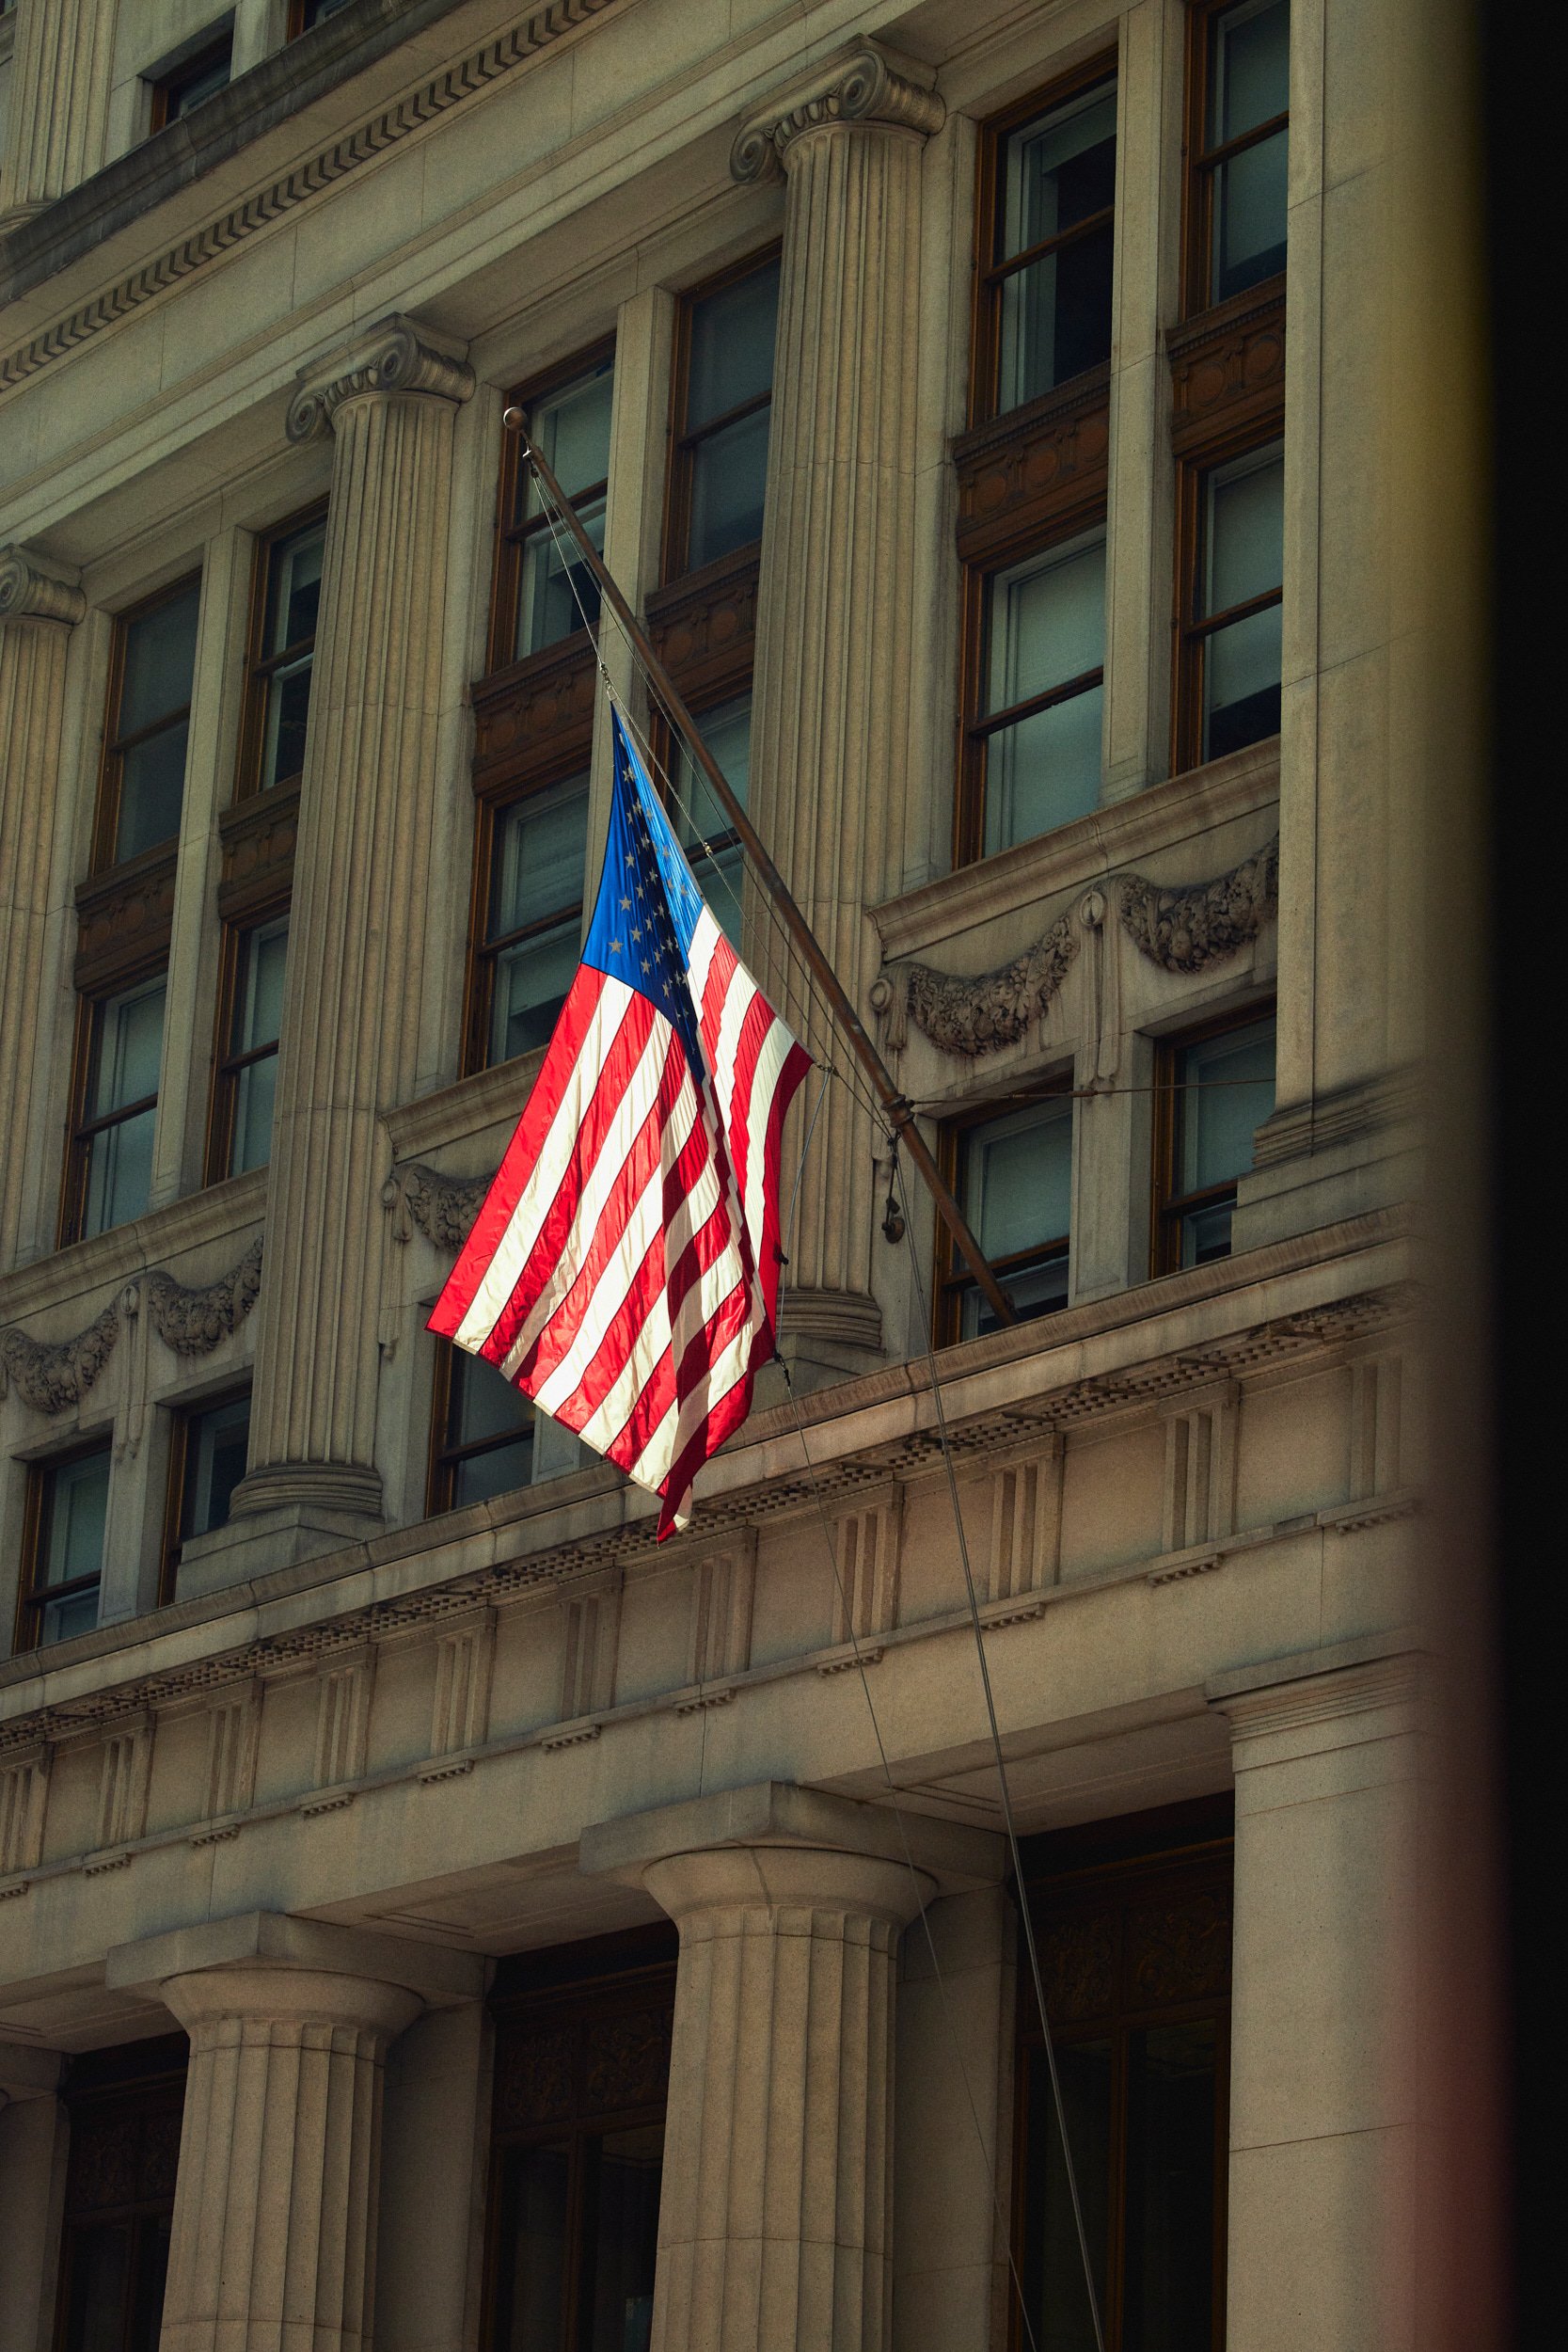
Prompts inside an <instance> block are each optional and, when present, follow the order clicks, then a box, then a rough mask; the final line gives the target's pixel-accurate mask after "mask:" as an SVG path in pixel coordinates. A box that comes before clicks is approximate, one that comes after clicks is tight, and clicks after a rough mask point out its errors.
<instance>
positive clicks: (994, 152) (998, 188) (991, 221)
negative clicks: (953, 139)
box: [969, 47, 1121, 427]
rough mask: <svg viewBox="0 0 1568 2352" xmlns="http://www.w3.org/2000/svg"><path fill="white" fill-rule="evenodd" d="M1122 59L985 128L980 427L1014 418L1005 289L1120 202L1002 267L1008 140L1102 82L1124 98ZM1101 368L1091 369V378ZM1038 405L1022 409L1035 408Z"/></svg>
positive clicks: (978, 280) (978, 312) (1079, 72)
mask: <svg viewBox="0 0 1568 2352" xmlns="http://www.w3.org/2000/svg"><path fill="white" fill-rule="evenodd" d="M1119 74H1120V57H1119V55H1118V53H1117V50H1116V48H1114V47H1113V48H1110V49H1102V50H1101V51H1100V52H1099V53H1098V54H1097V55H1096V56H1093V57H1090V58H1088V59H1087V60H1086V61H1085V63H1084V64H1083V65H1080V66H1076V67H1075V68H1074V69H1073V70H1072V72H1070V73H1064V74H1060V75H1058V76H1057V78H1056V79H1055V80H1054V81H1053V82H1048V83H1047V84H1046V85H1045V87H1044V88H1043V89H1037V90H1035V91H1034V92H1032V93H1031V95H1030V96H1028V97H1027V98H1021V99H1020V100H1018V101H1017V103H1015V104H1013V105H1011V106H1008V107H1006V109H1005V110H1004V111H1003V112H1002V113H1001V114H997V115H992V116H990V118H989V119H987V120H986V121H985V122H983V123H982V124H981V126H980V149H979V157H978V164H977V181H976V187H975V198H974V207H975V209H974V220H975V243H974V297H973V302H972V314H971V320H970V336H969V354H970V368H969V421H970V424H971V426H972V427H974V426H975V425H981V424H989V423H991V422H993V421H995V420H996V419H997V418H998V417H999V416H1002V415H1011V414H1013V413H1015V412H1014V411H1012V410H999V409H998V407H997V405H996V404H997V400H998V397H999V383H998V378H999V375H1000V372H1001V360H1002V287H1003V284H1004V282H1005V281H1006V279H1007V278H1011V277H1014V276H1015V275H1016V274H1017V272H1018V271H1019V270H1021V269H1027V268H1029V267H1031V266H1032V264H1033V263H1034V262H1040V261H1043V260H1045V258H1046V256H1047V255H1048V254H1051V253H1053V252H1056V251H1059V250H1060V249H1061V247H1062V246H1068V245H1073V244H1077V243H1080V242H1081V241H1082V240H1083V239H1084V238H1085V237H1086V236H1088V235H1090V234H1091V233H1092V232H1093V231H1094V230H1097V229H1102V228H1103V227H1104V225H1105V223H1106V222H1107V221H1109V222H1110V223H1111V224H1112V229H1113V234H1114V232H1115V223H1116V205H1115V203H1114V202H1112V203H1111V204H1109V205H1106V206H1105V207H1104V208H1103V209H1102V210H1101V212H1098V213H1095V214H1093V215H1090V217H1089V218H1088V219H1087V220H1083V221H1077V222H1075V223H1074V224H1073V226H1072V227H1071V228H1070V229H1064V230H1061V231H1060V232H1059V233H1058V234H1057V235H1055V236H1053V237H1046V238H1043V239H1042V240H1041V241H1040V243H1039V244H1038V245H1037V246H1030V247H1029V248H1028V249H1027V250H1026V251H1024V252H1022V253H1016V254H1014V255H1013V256H1012V257H1011V258H1010V259H1009V260H1007V261H1006V262H998V261H997V259H996V248H997V245H998V243H999V242H1000V239H1001V234H1002V210H1001V198H1002V155H1003V151H1004V149H1005V148H1006V142H1007V140H1008V139H1009V138H1010V137H1011V135H1012V134H1013V133H1014V132H1015V131H1020V130H1022V128H1023V126H1024V125H1025V124H1026V123H1029V122H1033V121H1035V120H1036V119H1037V117H1039V116H1042V115H1049V114H1054V112H1055V111H1056V109H1057V107H1058V106H1067V105H1070V104H1071V103H1072V101H1073V100H1074V99H1075V98H1082V97H1084V96H1085V95H1086V93H1087V92H1088V91H1090V90H1092V89H1093V88H1094V87H1096V85H1097V84H1098V83H1101V82H1111V83H1113V84H1116V85H1117V98H1118V101H1119V97H1120V87H1119ZM1120 137H1121V117H1120V110H1119V104H1118V110H1117V139H1118V141H1119V139H1120ZM1084 373H1085V375H1087V374H1092V373H1094V370H1092V369H1085V371H1084ZM1082 380H1083V378H1082V377H1081V376H1068V377H1065V378H1064V379H1063V381H1062V382H1061V383H1060V384H1054V385H1053V386H1052V388H1051V390H1050V391H1049V392H1042V393H1039V394H1038V395H1037V398H1039V399H1040V400H1053V399H1055V398H1056V396H1057V395H1058V394H1059V393H1063V392H1066V391H1067V390H1068V389H1069V387H1071V386H1076V385H1078V384H1079V383H1080V382H1081V381H1082ZM1032 405H1034V404H1033V403H1032V402H1024V403H1022V406H1024V407H1031V406H1032Z"/></svg>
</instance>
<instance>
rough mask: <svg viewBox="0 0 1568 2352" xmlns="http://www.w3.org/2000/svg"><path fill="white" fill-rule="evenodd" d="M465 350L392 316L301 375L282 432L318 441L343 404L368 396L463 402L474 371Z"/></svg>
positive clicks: (412, 322)
mask: <svg viewBox="0 0 1568 2352" xmlns="http://www.w3.org/2000/svg"><path fill="white" fill-rule="evenodd" d="M465 349H466V346H465V345H464V344H462V343H458V342H452V340H451V337H450V336H447V335H438V334H436V332H435V331H434V329H432V328H431V327H428V326H420V325H419V324H418V323H417V322H416V321H415V320H413V319H406V318H404V317H402V316H401V315H400V314H397V313H394V314H393V315H392V316H391V317H390V318H385V319H378V320H377V321H376V323H375V325H374V326H372V327H369V328H367V329H366V330H365V332H364V333H363V334H360V335H356V337H355V338H354V340H353V342H350V343H346V344H343V345H341V346H340V347H339V348H338V349H337V350H336V351H332V352H329V353H327V354H325V356H324V357H323V358H320V359H318V360H314V361H312V363H311V364H310V366H309V367H305V368H301V370H300V372H299V389H298V390H297V391H296V392H295V394H294V396H293V400H292V401H291V402H290V403H289V417H288V423H287V426H286V428H285V430H286V431H287V433H288V436H289V438H290V440H291V441H316V440H321V439H322V438H324V437H325V435H326V434H327V433H328V432H329V431H330V430H331V426H332V420H333V418H334V417H335V416H336V415H337V413H338V411H339V409H340V408H341V406H342V405H343V403H344V402H345V401H347V400H360V399H363V398H364V397H365V396H366V395H367V394H368V393H372V392H421V393H424V394H425V395H427V396H428V397H429V398H431V399H435V400H451V401H462V400H467V397H468V395H469V393H470V392H471V391H472V390H473V389H474V372H473V370H472V368H470V367H469V366H468V364H467V360H466V359H465V358H464V356H463V354H464V351H465Z"/></svg>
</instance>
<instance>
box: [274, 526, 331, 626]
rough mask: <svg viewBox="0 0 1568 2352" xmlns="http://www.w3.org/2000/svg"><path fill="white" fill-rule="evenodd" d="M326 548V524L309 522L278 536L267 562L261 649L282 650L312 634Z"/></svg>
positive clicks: (319, 602) (319, 597)
mask: <svg viewBox="0 0 1568 2352" xmlns="http://www.w3.org/2000/svg"><path fill="white" fill-rule="evenodd" d="M325 548H326V525H325V522H320V523H311V524H310V526H309V529H308V530H306V531H300V532H295V534H294V536H293V538H292V539H282V540H279V541H278V542H277V545H276V546H275V547H274V548H273V550H272V553H271V555H270V556H269V558H268V561H267V625H266V636H265V640H264V643H263V646H262V650H263V652H264V653H266V654H267V655H269V656H270V655H272V654H279V653H286V652H287V650H288V648H289V647H290V646H291V645H297V644H302V643H303V642H304V640H305V639H306V638H307V637H314V635H315V633H316V616H317V612H318V610H319V608H320V604H321V586H322V557H323V555H324V554H325Z"/></svg>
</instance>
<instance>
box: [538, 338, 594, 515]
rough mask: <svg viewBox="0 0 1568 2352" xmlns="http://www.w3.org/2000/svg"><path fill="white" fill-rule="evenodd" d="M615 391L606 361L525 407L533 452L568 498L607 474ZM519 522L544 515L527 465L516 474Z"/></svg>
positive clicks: (540, 495)
mask: <svg viewBox="0 0 1568 2352" xmlns="http://www.w3.org/2000/svg"><path fill="white" fill-rule="evenodd" d="M614 390H615V374H614V370H613V368H612V366H611V364H610V361H609V360H608V359H605V360H602V361H601V362H600V364H599V365H598V366H597V367H596V368H594V369H593V370H591V371H590V373H588V374H586V375H579V376H575V377H574V378H573V380H572V382H571V383H570V384H563V385H562V388H561V389H560V390H559V391H558V392H546V393H545V394H544V395H543V397H542V398H540V399H538V400H533V401H531V402H530V403H529V408H528V434H529V439H530V440H531V442H532V443H533V444H534V446H535V448H536V449H537V450H538V451H539V453H540V455H541V456H542V457H543V458H544V460H545V463H546V466H548V468H549V469H550V471H551V473H553V474H554V476H555V478H556V480H557V481H558V482H559V483H560V485H561V486H562V490H564V492H565V493H566V496H567V497H568V498H569V499H572V500H574V501H575V500H576V498H577V496H578V492H579V491H581V490H586V489H588V488H590V487H591V486H592V485H593V484H594V483H595V482H603V481H604V480H605V479H606V478H607V476H608V475H609V472H610V410H611V406H612V405H613V399H614ZM519 488H520V491H521V504H520V507H519V510H518V516H517V519H518V521H519V522H526V521H528V520H529V519H530V518H531V516H535V515H542V514H543V513H544V511H545V501H544V497H543V495H542V493H541V491H540V488H539V485H538V482H537V480H536V479H535V477H534V472H533V469H532V467H531V466H524V467H522V468H521V469H520V471H519Z"/></svg>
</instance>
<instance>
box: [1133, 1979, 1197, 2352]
mask: <svg viewBox="0 0 1568 2352" xmlns="http://www.w3.org/2000/svg"><path fill="white" fill-rule="evenodd" d="M1215 2043H1216V2033H1215V2026H1214V2023H1213V2020H1212V2018H1204V2019H1201V2020H1199V2021H1198V2022H1196V2023H1195V2024H1192V2025H1185V2026H1154V2027H1151V2028H1149V2030H1148V2031H1147V2032H1145V2033H1135V2034H1133V2035H1132V2038H1131V2042H1130V2047H1129V2051H1128V2081H1127V2255H1126V2303H1125V2312H1124V2316H1123V2321H1122V2337H1121V2341H1122V2352H1208V2348H1209V2345H1210V2344H1211V2343H1212V2337H1213V2292H1214V2288H1213V2271H1214V2075H1215V2064H1216V2048H1215Z"/></svg>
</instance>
